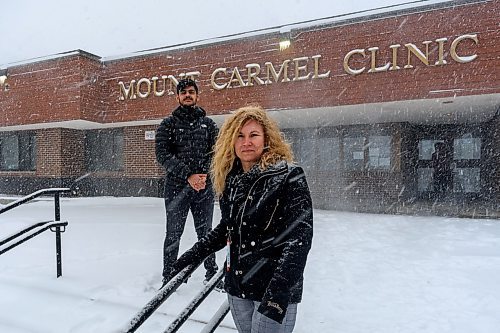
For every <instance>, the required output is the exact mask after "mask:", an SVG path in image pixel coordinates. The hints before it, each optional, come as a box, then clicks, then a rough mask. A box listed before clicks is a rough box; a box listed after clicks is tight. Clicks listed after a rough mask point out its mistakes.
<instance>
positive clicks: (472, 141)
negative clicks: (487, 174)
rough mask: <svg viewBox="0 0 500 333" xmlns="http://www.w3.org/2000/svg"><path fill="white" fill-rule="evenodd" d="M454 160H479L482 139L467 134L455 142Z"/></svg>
mask: <svg viewBox="0 0 500 333" xmlns="http://www.w3.org/2000/svg"><path fill="white" fill-rule="evenodd" d="M453 151H454V156H453V159H454V160H479V159H480V158H481V138H473V137H472V135H471V134H466V135H464V136H463V137H462V138H460V139H455V140H454V141H453Z"/></svg>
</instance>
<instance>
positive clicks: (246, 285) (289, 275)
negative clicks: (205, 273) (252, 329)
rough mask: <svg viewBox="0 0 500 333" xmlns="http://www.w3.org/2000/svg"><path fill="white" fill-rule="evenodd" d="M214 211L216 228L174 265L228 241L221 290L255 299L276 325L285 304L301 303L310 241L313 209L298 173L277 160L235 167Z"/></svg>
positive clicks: (197, 257)
mask: <svg viewBox="0 0 500 333" xmlns="http://www.w3.org/2000/svg"><path fill="white" fill-rule="evenodd" d="M220 209H221V214H222V219H221V222H220V224H219V225H217V226H216V227H215V229H214V230H213V231H212V232H210V233H209V234H208V235H207V236H205V237H204V238H203V239H201V240H200V241H199V242H197V243H196V244H195V245H194V246H193V247H192V248H191V249H190V250H188V251H187V252H186V253H185V254H183V255H182V256H181V257H180V258H179V260H178V261H177V262H176V264H175V265H174V266H176V269H177V270H179V271H180V270H181V269H182V268H184V267H186V266H187V265H188V264H191V263H198V262H201V260H203V259H204V258H205V257H206V256H207V255H209V254H210V253H212V252H215V251H217V250H220V249H222V248H223V247H224V246H226V243H227V240H228V238H229V239H230V241H231V246H230V260H229V269H226V273H225V289H226V291H227V292H228V293H229V294H230V295H233V296H237V297H240V298H247V299H251V300H255V301H260V302H261V306H260V308H259V311H260V312H261V313H263V314H265V315H266V316H268V317H270V318H272V319H274V320H276V321H279V322H281V321H282V320H283V316H284V315H285V312H286V309H287V306H288V304H289V303H298V302H300V301H301V298H302V282H303V272H304V268H305V264H306V259H307V255H308V253H309V250H310V248H311V243H312V235H313V209H312V202H311V196H310V192H309V188H308V185H307V182H306V178H305V175H304V171H303V170H302V168H300V167H297V166H290V165H287V163H286V162H279V163H277V164H276V165H273V166H271V167H269V168H268V169H267V170H265V171H260V170H259V168H258V166H254V167H253V168H252V169H251V170H250V171H248V172H247V173H243V172H242V170H241V167H240V166H239V165H237V166H236V167H235V168H234V169H233V170H232V171H231V172H230V174H229V175H228V178H227V180H226V187H225V190H224V193H223V196H222V198H221V199H220ZM226 264H227V261H226Z"/></svg>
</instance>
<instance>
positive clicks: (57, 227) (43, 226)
mask: <svg viewBox="0 0 500 333" xmlns="http://www.w3.org/2000/svg"><path fill="white" fill-rule="evenodd" d="M71 191H72V189H71V188H67V187H64V188H46V189H41V190H38V191H36V192H33V193H31V194H29V195H27V196H25V197H22V198H20V199H18V200H16V201H14V202H11V203H10V204H8V205H6V206H4V207H2V208H0V214H2V213H5V212H7V211H9V210H11V209H13V208H15V207H18V206H20V205H22V204H24V203H26V202H29V201H31V200H33V199H35V198H37V197H39V196H41V195H47V194H50V195H54V221H45V222H39V223H35V224H33V225H31V226H29V227H27V228H25V229H23V230H21V231H19V232H17V233H15V234H14V235H11V236H9V237H7V238H5V239H4V240H1V241H0V246H3V245H5V244H7V243H9V242H12V241H14V240H16V239H18V238H20V237H21V236H23V235H24V234H27V233H28V232H30V231H32V230H36V229H37V228H38V230H36V231H35V232H33V233H30V234H27V235H24V237H23V238H21V239H19V240H18V241H16V242H15V243H13V244H11V245H9V246H6V247H5V248H4V249H0V255H2V254H3V253H5V252H7V251H9V250H11V249H13V248H15V247H16V246H18V245H20V244H22V243H24V242H26V241H28V240H29V239H31V238H33V237H35V236H37V235H39V234H41V233H42V232H44V231H46V230H50V231H52V232H55V233H56V266H57V277H60V276H62V247H61V233H62V232H65V231H66V226H67V225H68V222H61V205H60V200H59V199H60V198H59V197H60V194H61V193H67V192H71Z"/></svg>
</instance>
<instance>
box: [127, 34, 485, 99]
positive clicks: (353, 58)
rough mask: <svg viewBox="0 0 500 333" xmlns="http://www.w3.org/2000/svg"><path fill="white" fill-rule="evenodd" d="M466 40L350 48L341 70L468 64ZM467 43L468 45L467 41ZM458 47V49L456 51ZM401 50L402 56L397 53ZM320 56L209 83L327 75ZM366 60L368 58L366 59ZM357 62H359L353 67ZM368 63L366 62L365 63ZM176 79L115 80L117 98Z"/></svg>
mask: <svg viewBox="0 0 500 333" xmlns="http://www.w3.org/2000/svg"><path fill="white" fill-rule="evenodd" d="M466 40H470V41H472V42H474V44H475V45H477V44H479V41H478V37H477V34H466V35H461V36H458V37H457V38H455V39H453V40H452V41H451V43H448V38H438V39H436V40H434V41H429V40H428V41H423V42H421V43H419V44H414V43H406V44H404V46H401V44H393V45H390V46H389V49H390V50H389V54H390V56H389V59H380V49H379V47H376V46H373V47H369V48H367V49H353V50H351V51H349V52H347V54H346V55H345V56H344V61H343V64H342V65H343V68H344V71H345V72H346V73H348V74H351V75H359V74H362V73H365V72H366V73H380V72H387V71H397V70H401V69H403V70H404V69H412V68H414V67H415V66H417V65H420V66H421V65H424V66H444V65H446V64H448V60H447V59H446V55H447V54H449V55H450V57H451V59H453V60H454V61H455V62H458V63H468V62H471V61H473V60H475V59H476V58H477V54H475V53H473V52H471V51H469V52H466V50H464V48H463V47H462V48H460V45H461V43H463V42H464V41H466ZM466 45H470V43H469V44H466ZM430 49H434V50H436V49H437V56H435V59H434V58H432V59H431V55H430V54H429V50H430ZM459 49H460V52H459V51H458V50H459ZM401 52H404V54H405V57H404V58H399V57H398V56H399V55H400V54H401ZM320 59H321V55H314V56H311V57H307V56H303V57H297V58H293V59H286V60H284V61H283V62H281V63H279V64H273V63H272V62H265V63H264V64H263V66H261V64H255V63H249V64H246V65H244V66H236V67H233V68H227V67H219V68H216V69H215V70H214V71H212V73H211V75H210V86H211V87H212V88H213V89H214V90H216V91H219V90H224V89H236V88H246V87H253V86H269V85H271V84H278V83H280V84H281V83H288V82H297V81H306V80H317V79H324V78H328V77H330V73H331V71H330V70H328V71H324V70H321V68H320V64H321V63H320ZM367 60H369V61H368V62H367ZM356 63H359V64H362V65H361V66H362V67H361V66H360V67H356ZM368 64H369V65H368ZM200 76H201V72H199V71H193V72H188V73H181V74H179V76H178V77H179V79H182V78H185V77H190V78H191V79H193V80H196V79H197V78H198V77H200ZM178 82H179V80H178V79H177V77H176V76H174V75H162V76H161V77H158V76H153V77H151V78H150V79H149V78H140V79H139V80H131V81H130V83H129V84H126V83H124V82H122V81H120V82H118V87H119V89H120V96H119V100H121V101H124V100H127V99H137V97H139V98H147V97H149V96H151V95H153V96H155V97H162V96H164V95H165V93H167V95H173V94H174V92H175V86H176V85H177V83H178Z"/></svg>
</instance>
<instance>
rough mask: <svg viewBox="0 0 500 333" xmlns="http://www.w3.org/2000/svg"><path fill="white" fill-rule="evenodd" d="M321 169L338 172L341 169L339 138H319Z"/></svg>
mask: <svg viewBox="0 0 500 333" xmlns="http://www.w3.org/2000/svg"><path fill="white" fill-rule="evenodd" d="M316 141H317V144H318V148H319V153H318V158H319V169H320V170H321V171H331V170H338V169H339V168H340V140H339V138H336V137H334V138H318V139H317V140H316Z"/></svg>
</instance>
